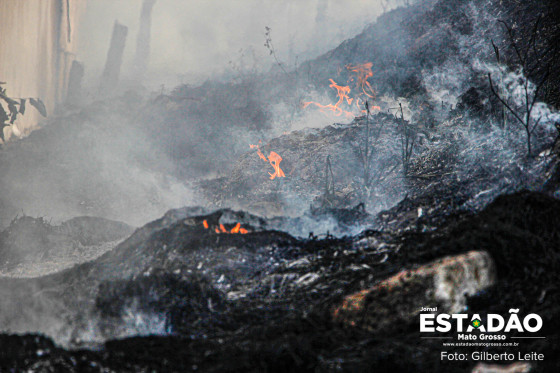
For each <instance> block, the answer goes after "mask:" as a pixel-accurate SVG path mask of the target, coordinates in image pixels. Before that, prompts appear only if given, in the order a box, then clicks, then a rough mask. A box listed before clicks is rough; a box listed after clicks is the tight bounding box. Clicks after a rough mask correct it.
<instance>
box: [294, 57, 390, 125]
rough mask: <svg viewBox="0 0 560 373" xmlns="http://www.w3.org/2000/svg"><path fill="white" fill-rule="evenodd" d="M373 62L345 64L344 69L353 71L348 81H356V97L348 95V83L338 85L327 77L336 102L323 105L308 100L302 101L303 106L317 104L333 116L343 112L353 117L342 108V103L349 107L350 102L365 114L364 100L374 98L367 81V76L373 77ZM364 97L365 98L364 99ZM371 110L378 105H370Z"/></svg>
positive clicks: (349, 90) (322, 110) (352, 115)
mask: <svg viewBox="0 0 560 373" xmlns="http://www.w3.org/2000/svg"><path fill="white" fill-rule="evenodd" d="M372 67H373V63H371V62H368V63H365V64H362V65H346V69H347V70H348V71H351V72H353V73H355V75H356V76H355V77H351V78H350V79H349V82H353V81H354V80H355V81H356V90H357V97H350V92H351V88H350V86H349V85H347V86H341V85H338V84H337V83H336V82H335V81H334V80H333V79H329V81H330V82H331V84H330V85H329V87H330V88H333V89H336V96H337V98H338V100H337V102H336V103H335V104H334V105H333V104H328V105H323V104H320V103H318V102H315V101H308V102H304V103H303V108H304V109H305V108H307V107H308V106H309V105H315V106H317V107H318V108H319V109H320V110H321V112H331V113H333V114H334V115H335V116H337V117H339V116H341V115H343V114H344V116H346V117H348V118H354V117H355V116H356V115H355V114H354V113H353V112H352V111H349V110H344V109H342V107H341V106H342V105H347V106H348V108H350V109H351V107H352V102H354V103H355V104H356V109H357V110H358V112H359V113H361V114H365V113H366V110H364V109H363V105H364V102H365V100H367V99H368V98H370V99H374V98H375V91H374V89H373V87H372V86H371V84H370V82H369V81H368V79H369V78H371V77H373V71H372V70H371V68H372ZM364 97H365V100H364ZM371 109H373V110H381V108H380V107H379V106H372V107H371Z"/></svg>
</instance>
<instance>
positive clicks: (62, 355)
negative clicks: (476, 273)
mask: <svg viewBox="0 0 560 373" xmlns="http://www.w3.org/2000/svg"><path fill="white" fill-rule="evenodd" d="M559 211H560V202H559V201H558V200H557V199H554V198H551V197H549V196H547V195H545V194H541V193H536V192H528V191H522V192H518V193H515V194H512V195H507V196H501V197H499V198H497V199H496V200H495V201H494V202H493V203H491V204H490V205H489V206H488V207H487V208H485V209H484V210H483V211H481V212H480V213H477V214H468V213H464V214H459V215H458V216H456V217H455V218H451V219H449V221H447V222H446V223H445V224H442V225H441V226H440V227H439V228H438V229H436V230H434V231H431V232H422V231H421V230H417V229H410V230H403V229H399V230H395V231H391V230H387V231H384V232H379V231H366V232H364V233H363V234H361V235H360V236H357V237H353V238H344V239H324V240H314V239H311V240H296V239H294V238H291V237H290V236H288V235H286V234H283V233H279V232H274V231H268V230H266V228H265V227H262V226H259V225H258V220H253V219H254V218H252V217H249V216H245V215H243V214H241V215H237V214H233V216H234V217H235V218H236V219H237V220H239V221H242V222H244V225H245V226H246V227H247V229H249V230H250V233H248V234H245V235H231V234H221V235H219V234H216V233H213V232H212V231H210V230H206V229H204V228H203V227H202V220H203V219H207V221H209V222H212V220H214V221H216V218H217V217H218V215H219V214H221V213H217V214H212V215H202V216H200V217H191V218H189V217H186V216H187V215H188V213H187V211H177V212H175V213H170V214H168V215H167V217H166V218H164V219H162V220H160V221H157V222H154V223H152V224H150V225H148V226H146V227H144V228H142V229H141V230H139V231H137V232H136V233H135V234H134V235H133V236H132V237H131V238H130V239H128V240H127V241H125V242H123V243H122V244H121V245H119V246H118V247H117V248H116V249H115V250H113V251H112V252H110V253H107V254H105V255H104V256H103V257H102V258H100V259H98V260H97V261H94V262H92V263H88V264H85V265H81V266H79V267H77V268H74V269H72V270H68V271H66V272H64V273H62V274H60V275H53V276H50V277H49V278H48V279H41V281H38V282H37V283H35V284H31V283H30V281H29V280H26V281H25V282H24V283H22V282H21V281H8V280H6V279H4V280H2V282H3V284H2V288H3V292H4V293H5V292H6V291H7V289H12V291H14V292H16V291H17V293H18V294H21V299H20V300H19V302H21V303H20V306H24V309H25V306H26V303H29V301H28V300H26V296H25V295H24V294H25V292H27V291H28V289H29V288H33V291H34V292H35V293H37V292H38V291H39V292H40V291H41V289H38V288H37V287H38V286H39V287H42V286H44V287H49V286H50V285H52V283H51V284H50V285H49V282H50V281H54V282H56V283H59V284H62V287H63V289H60V290H59V291H60V296H62V297H65V299H64V303H65V307H66V309H67V312H68V313H67V315H66V316H67V317H70V318H67V320H71V318H74V319H75V320H76V321H75V323H76V325H78V326H77V327H76V329H75V330H74V333H76V335H75V336H74V337H73V338H74V340H73V343H74V348H76V347H78V346H79V343H85V341H80V340H79V338H80V337H83V336H84V335H85V334H83V333H80V332H77V331H79V330H80V327H79V324H80V320H79V319H80V318H79V317H75V316H72V315H76V313H77V312H75V310H76V309H80V313H83V312H84V310H86V309H87V308H88V307H89V309H90V312H91V314H89V315H88V317H89V318H90V320H93V319H95V320H97V323H98V325H97V326H96V328H98V330H99V333H103V334H104V335H105V336H106V337H108V338H110V337H111V335H113V336H115V335H119V328H123V326H124V325H128V326H130V325H129V324H127V323H130V320H128V319H127V317H129V315H130V313H131V312H132V313H133V314H135V315H143V317H144V319H143V322H144V323H148V322H149V321H152V322H154V318H156V317H159V318H160V319H159V320H160V321H161V325H160V326H155V327H152V329H151V330H147V331H146V332H148V333H157V334H159V336H145V337H141V336H136V337H129V338H124V339H116V340H112V341H109V342H106V343H104V344H102V345H101V346H100V347H97V348H95V349H93V350H90V349H80V348H79V347H78V349H72V350H66V349H63V348H61V347H57V346H56V345H54V344H53V343H52V342H51V340H49V339H48V338H46V337H40V336H33V335H28V336H15V335H11V336H10V335H3V336H2V345H3V346H9V347H7V348H4V349H3V351H2V358H1V359H0V362H1V366H2V367H3V368H4V369H8V367H11V368H13V369H15V370H16V371H19V370H25V369H34V370H38V371H54V370H57V369H64V370H67V371H76V372H78V371H194V370H199V371H215V372H218V371H232V372H233V371H278V372H280V371H317V370H321V371H357V370H358V371H361V370H369V369H376V370H381V371H388V370H389V369H397V370H399V371H449V369H453V371H465V372H467V371H470V369H472V367H473V366H474V363H473V362H469V363H464V364H461V363H457V362H453V363H448V365H446V364H445V363H442V362H441V361H440V359H439V351H440V350H441V348H442V347H441V341H435V342H433V341H426V340H421V339H420V338H419V333H418V329H417V320H416V319H411V320H409V322H408V323H402V322H401V321H400V320H399V319H398V318H395V323H394V325H392V328H391V331H390V332H387V330H385V331H383V330H380V331H378V332H374V333H372V332H368V331H365V330H362V329H360V328H359V327H350V326H348V325H344V324H340V323H337V322H334V321H333V317H332V313H333V310H334V308H336V307H337V306H338V305H340V303H341V301H342V298H343V296H345V295H347V294H351V293H353V292H355V291H358V290H361V289H366V288H369V287H371V286H372V285H374V284H375V283H377V282H378V281H380V280H382V279H384V278H387V277H389V276H390V275H391V274H394V273H396V272H397V271H399V270H400V269H401V268H412V267H415V266H418V265H419V264H422V263H427V262H429V261H431V260H433V259H437V258H440V257H442V256H446V255H450V254H457V253H464V252H466V251H470V250H485V251H487V252H488V253H489V254H490V255H491V257H492V258H493V259H494V261H495V264H496V273H497V279H498V280H497V282H496V283H495V285H493V286H492V287H490V288H489V289H487V290H486V291H483V292H481V293H478V294H476V295H475V296H472V297H470V298H469V299H468V301H467V305H468V309H469V312H472V313H479V314H486V313H507V311H508V310H509V309H510V308H512V307H514V306H515V307H516V308H520V309H522V310H523V312H524V313H525V312H526V313H530V312H536V313H538V314H540V315H541V316H542V317H543V321H544V329H543V330H542V334H543V335H546V337H547V338H546V340H534V341H535V342H526V343H522V344H521V346H520V347H519V350H520V351H537V352H542V353H544V354H545V356H547V357H548V358H547V359H545V361H544V362H539V363H537V365H536V371H547V372H548V371H550V372H552V371H556V370H557V369H558V368H559V365H558V361H557V359H555V358H554V356H556V354H558V352H559V351H558V346H559V344H558V342H560V341H559V340H558V339H559V338H560V335H559V334H558V330H560V329H559V328H558V326H559V325H558V321H557V320H558V317H559V316H560V307H559V306H558V305H559V304H560V303H559V302H558V301H559V299H558V296H559V293H558V285H557V283H558V281H557V280H558V275H557V273H558V269H559V266H560V256H559V253H558V251H557V248H558V247H560V236H559V234H558V232H557V227H558V224H560V214H559ZM223 213H224V214H225V215H226V217H227V215H230V214H232V213H231V212H228V211H225V212H223ZM391 213H394V214H395V217H396V218H398V215H397V214H398V213H397V210H396V209H395V211H393V212H391V211H388V212H386V215H388V214H391ZM223 216H224V215H222V219H223ZM229 217H230V218H231V217H232V216H231V215H230V216H229ZM244 218H245V220H244ZM250 222H252V223H253V224H250ZM211 225H212V223H211ZM261 229H264V230H261ZM156 248H157V249H156ZM125 258H126V259H125ZM200 263H202V265H201V264H200ZM233 263H235V265H232V264H233ZM239 263H246V266H243V265H240V264H239ZM228 264H229V266H228ZM197 268H198V270H197ZM97 289H99V290H97ZM86 294H87V295H86ZM80 295H81V298H82V299H81V300H80V301H79V302H78V303H79V304H76V303H75V302H74V303H73V302H72V300H71V299H78V297H80ZM3 299H14V297H13V295H11V296H10V297H6V294H4V296H3ZM386 304H387V307H389V308H390V309H391V308H394V310H395V311H398V309H399V307H401V306H402V305H400V304H399V303H396V304H392V303H391V296H389V297H388V298H387V299H386ZM29 306H30V307H33V305H29ZM35 307H36V305H35ZM72 309H74V312H72ZM45 311H46V310H45ZM6 314H7V313H6V310H4V312H3V315H4V316H5V315H6ZM92 315H95V317H94V318H92V317H91V316H92ZM27 316H29V315H27ZM19 317H20V318H25V317H26V315H25V314H23V315H19ZM54 318H56V317H55V315H51V316H50V319H49V318H46V317H45V321H48V322H52V321H53V319H54ZM389 318H391V316H389ZM4 322H7V320H6V319H5V318H4ZM388 323H389V324H390V325H391V320H389V321H388ZM138 326H140V325H139V324H138ZM160 327H161V328H162V329H159V328H160ZM90 328H91V325H90ZM137 332H138V331H137ZM121 336H123V334H121ZM449 350H451V351H455V349H453V348H449ZM456 350H457V351H460V348H456ZM484 350H485V351H493V350H492V348H484ZM465 351H471V350H470V349H465Z"/></svg>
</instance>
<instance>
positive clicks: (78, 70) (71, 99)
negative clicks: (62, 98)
mask: <svg viewBox="0 0 560 373" xmlns="http://www.w3.org/2000/svg"><path fill="white" fill-rule="evenodd" d="M83 77H84V65H83V64H82V63H81V62H78V61H76V60H74V61H72V67H71V68H70V74H69V76H68V90H67V91H66V103H67V104H69V105H78V104H79V103H80V101H81V99H82V78H83Z"/></svg>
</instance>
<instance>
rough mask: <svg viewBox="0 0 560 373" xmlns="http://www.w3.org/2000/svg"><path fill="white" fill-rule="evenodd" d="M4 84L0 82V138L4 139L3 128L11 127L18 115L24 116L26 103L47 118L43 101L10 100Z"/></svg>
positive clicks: (35, 99) (27, 99)
mask: <svg viewBox="0 0 560 373" xmlns="http://www.w3.org/2000/svg"><path fill="white" fill-rule="evenodd" d="M4 84H6V83H5V82H0V138H1V139H2V141H5V139H4V128H5V127H8V126H11V125H13V124H14V122H15V121H16V119H17V117H18V116H19V115H24V114H25V108H26V102H27V101H29V104H31V106H33V107H34V108H35V109H37V111H38V112H39V113H40V114H41V115H42V116H44V117H46V116H47V109H46V107H45V104H44V103H43V101H41V100H40V99H38V98H31V97H30V98H11V97H9V96H8V95H7V94H6V88H3V87H2V85H4ZM2 101H3V102H4V103H5V105H6V106H7V107H8V111H6V109H5V108H4V106H3V105H2Z"/></svg>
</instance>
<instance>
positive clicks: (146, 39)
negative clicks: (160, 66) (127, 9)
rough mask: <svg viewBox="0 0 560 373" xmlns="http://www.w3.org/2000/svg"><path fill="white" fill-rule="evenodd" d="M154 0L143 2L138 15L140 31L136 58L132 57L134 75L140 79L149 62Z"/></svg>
mask: <svg viewBox="0 0 560 373" xmlns="http://www.w3.org/2000/svg"><path fill="white" fill-rule="evenodd" d="M155 3H156V0H144V3H143V4H142V13H141V14H140V30H139V31H138V38H137V39H136V56H135V57H134V75H135V77H136V78H137V79H141V78H142V77H143V76H144V74H145V73H146V70H147V68H148V63H149V61H150V41H151V29H152V9H153V7H154V4H155Z"/></svg>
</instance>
